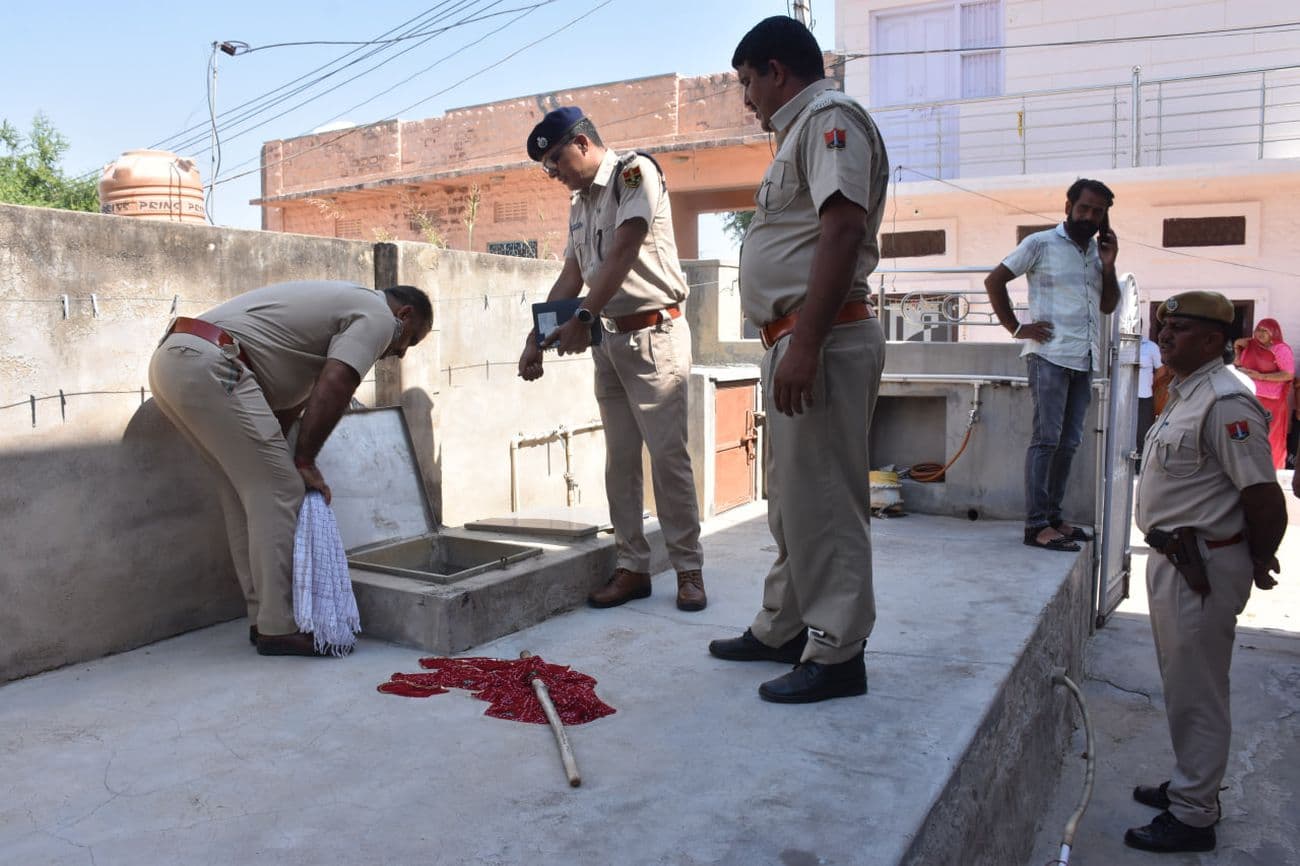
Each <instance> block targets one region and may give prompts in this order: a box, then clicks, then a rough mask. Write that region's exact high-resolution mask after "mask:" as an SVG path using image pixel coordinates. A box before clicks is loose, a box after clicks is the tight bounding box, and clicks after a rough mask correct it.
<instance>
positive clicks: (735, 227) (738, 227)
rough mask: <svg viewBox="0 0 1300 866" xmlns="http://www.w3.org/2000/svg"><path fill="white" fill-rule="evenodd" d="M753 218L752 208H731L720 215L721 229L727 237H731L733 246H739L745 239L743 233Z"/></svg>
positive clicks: (746, 230) (747, 229)
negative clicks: (731, 209)
mask: <svg viewBox="0 0 1300 866" xmlns="http://www.w3.org/2000/svg"><path fill="white" fill-rule="evenodd" d="M753 219H754V212H753V211H752V210H733V211H727V212H726V213H724V214H723V215H722V230H723V231H724V232H725V233H726V235H727V237H729V238H731V243H732V245H733V246H737V247H738V246H740V243H741V241H743V240H744V239H745V233H746V232H748V231H749V224H750V223H751V222H752V221H753Z"/></svg>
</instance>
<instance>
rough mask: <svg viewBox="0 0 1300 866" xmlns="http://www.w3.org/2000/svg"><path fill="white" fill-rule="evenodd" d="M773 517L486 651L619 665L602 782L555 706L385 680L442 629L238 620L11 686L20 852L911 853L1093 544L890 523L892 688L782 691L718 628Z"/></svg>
mask: <svg viewBox="0 0 1300 866" xmlns="http://www.w3.org/2000/svg"><path fill="white" fill-rule="evenodd" d="M762 514H763V509H762V506H761V505H759V506H756V507H748V508H746V509H740V510H738V511H737V512H729V513H728V515H724V516H723V518H719V519H717V520H714V521H710V523H709V526H708V527H707V529H706V532H707V533H708V534H707V535H706V537H705V552H706V558H707V561H706V565H705V580H706V583H707V586H708V590H709V594H710V605H709V607H708V609H707V610H706V611H704V612H703V613H699V614H693V613H683V612H681V611H678V610H676V608H675V607H674V606H673V595H674V593H673V589H674V583H673V575H672V572H664V573H661V574H659V575H657V576H656V579H655V584H654V586H655V589H654V595H653V596H651V597H650V598H648V599H644V600H640V601H636V602H632V603H631V604H628V605H625V606H623V607H621V608H615V609H612V610H607V611H593V610H588V609H582V610H577V611H573V612H571V613H568V614H565V615H563V616H559V617H555V618H553V619H551V620H548V621H546V622H544V623H541V624H539V625H536V626H533V627H531V628H529V629H526V630H524V631H522V632H518V633H516V634H513V635H510V636H508V637H506V638H502V639H500V640H497V641H495V642H493V643H491V644H487V645H485V646H482V647H477V648H476V649H475V650H474V652H473V653H472V654H475V655H489V656H495V657H499V658H511V657H516V656H517V655H518V653H519V651H520V650H522V649H529V650H532V651H533V652H535V653H538V654H540V655H542V656H543V657H545V658H546V659H548V660H551V661H557V662H561V663H565V664H571V665H573V666H574V667H576V668H577V669H579V670H582V671H585V672H587V673H590V674H592V675H594V676H595V677H596V678H597V679H598V680H599V682H600V684H599V686H598V687H597V691H598V693H599V694H600V696H601V697H602V698H603V699H604V700H606V701H608V702H609V703H610V704H611V705H613V706H614V707H616V708H617V710H618V712H617V713H616V714H615V715H613V716H609V717H607V718H604V719H600V720H598V721H596V722H593V723H591V724H588V725H584V726H581V727H578V728H575V729H572V730H571V731H570V737H571V739H572V740H573V743H574V747H575V749H576V752H577V756H578V763H579V767H580V769H581V771H582V775H583V785H582V787H581V788H578V789H572V788H569V787H568V786H567V784H566V783H565V781H564V777H563V773H562V770H561V767H560V763H559V759H558V756H557V754H556V749H555V744H554V742H553V739H552V737H551V735H550V733H549V731H547V729H546V728H544V727H535V726H531V725H519V724H513V723H510V722H505V721H500V720H497V719H490V718H486V717H484V716H483V711H484V709H485V705H484V704H483V703H481V702H479V701H476V700H473V699H472V698H470V697H468V696H467V695H465V694H463V693H457V692H453V693H451V694H447V695H439V696H436V697H432V698H428V699H422V700H420V699H408V698H401V697H395V696H390V695H384V694H380V693H378V692H377V691H376V686H377V685H378V684H379V683H381V682H384V681H385V680H387V678H388V677H389V675H390V674H392V673H393V672H395V671H414V670H417V669H418V664H417V660H418V659H419V657H420V655H421V653H420V652H418V651H415V650H411V649H406V648H401V647H396V646H392V645H388V644H383V643H379V642H376V641H370V640H363V641H362V642H361V644H360V646H359V650H358V652H357V653H356V654H355V655H353V656H352V657H350V658H347V659H339V660H335V659H325V660H316V659H292V658H282V659H267V658H261V657H259V656H257V655H256V654H255V653H254V652H253V650H252V648H251V647H250V646H249V645H248V641H247V631H246V629H247V623H246V622H244V621H243V620H237V621H234V622H230V623H226V624H224V625H220V626H216V627H213V628H210V629H204V630H202V631H198V632H193V633H190V634H187V635H183V636H181V637H178V638H174V639H172V640H168V641H164V642H161V643H158V644H154V645H152V646H148V647H144V648H142V649H139V650H135V651H133V652H129V653H124V654H122V655H119V656H114V657H110V658H106V659H101V660H99V661H96V662H92V663H88V664H79V665H75V666H72V667H68V668H64V669H62V670H59V671H54V672H51V673H48V674H43V675H40V676H36V677H32V678H30V679H26V680H20V681H17V682H13V683H9V684H7V685H5V686H4V687H3V688H0V864H3V866H33V864H41V866H86V864H92V866H118V864H122V866H126V864H130V866H139V864H156V863H159V864H160V863H185V864H227V863H229V864H245V863H251V862H271V863H276V864H282V866H295V864H347V866H357V864H362V866H364V864H403V866H405V864H412V863H424V864H448V866H452V864H455V866H459V864H469V863H474V864H501V866H505V864H528V866H547V864H579V863H580V864H588V863H591V864H597V863H599V864H606V863H610V864H624V863H627V864H672V866H679V864H680V866H695V864H715V863H721V864H736V866H741V864H743V866H750V864H768V863H772V864H777V863H779V864H786V866H806V864H807V866H810V864H819V866H859V864H894V863H897V862H899V860H900V859H901V858H902V857H903V856H904V853H905V852H906V851H907V850H908V848H909V845H911V843H912V838H913V836H914V835H916V834H917V833H918V830H919V827H920V826H921V821H922V820H923V819H924V817H925V816H926V815H927V814H928V813H929V811H930V809H931V808H932V806H933V804H934V803H936V802H937V801H939V800H940V799H941V798H942V797H943V795H944V791H945V786H946V785H947V784H948V782H949V778H950V776H951V774H952V773H953V772H954V769H955V768H957V767H961V766H962V765H963V756H964V754H965V751H966V749H967V747H968V745H969V743H970V742H971V740H972V738H973V737H974V736H975V734H976V732H977V731H978V730H979V729H980V725H981V720H982V719H983V718H984V716H985V714H986V712H988V707H989V706H990V703H991V701H992V700H993V699H994V696H995V695H996V694H998V690H999V688H1000V686H1001V685H1002V684H1003V683H1004V682H1005V681H1006V680H1007V678H1008V677H1009V676H1010V675H1011V674H1012V672H1013V667H1014V662H1015V660H1016V659H1017V657H1018V656H1019V655H1020V654H1021V653H1022V652H1023V650H1024V646H1025V642H1026V640H1027V636H1028V635H1030V634H1031V633H1032V632H1033V631H1034V629H1036V628H1037V627H1038V626H1039V621H1040V618H1041V617H1042V615H1043V611H1044V608H1045V605H1047V604H1048V603H1049V601H1050V600H1051V599H1053V598H1056V597H1057V596H1058V594H1059V592H1060V587H1061V585H1062V581H1063V579H1064V577H1065V572H1066V571H1067V570H1068V568H1069V567H1070V564H1071V561H1072V560H1071V558H1070V557H1062V556H1048V555H1044V554H1043V553H1042V552H1040V551H1035V550H1032V549H1030V548H1027V547H1025V546H1024V545H1022V544H1020V541H1019V537H1020V529H1019V526H1018V525H1016V524H1014V523H1004V522H992V521H980V522H977V523H971V522H968V521H964V520H951V519H947V518H938V517H929V516H922V515H916V516H912V517H908V518H907V519H905V520H890V521H879V522H877V523H874V524H873V531H874V543H875V549H876V552H875V563H876V586H877V597H878V609H879V612H880V619H879V623H878V625H877V629H876V633H875V636H874V637H873V639H872V642H871V646H870V648H869V650H870V651H869V653H868V659H867V665H868V671H869V675H870V688H871V692H870V694H869V695H867V696H865V697H862V698H853V699H845V700H838V701H831V702H828V703H825V704H820V705H813V706H780V705H773V704H766V703H763V702H761V701H760V700H758V697H757V695H756V693H755V690H756V687H757V686H758V684H759V683H760V682H762V681H763V680H766V679H769V678H771V677H774V676H777V675H779V674H780V673H781V672H782V670H783V668H782V667H781V666H779V665H774V664H767V663H751V664H743V663H734V662H724V661H721V660H718V659H713V658H711V657H710V656H709V655H708V654H707V652H706V646H707V643H708V641H709V640H710V639H712V638H714V637H724V636H730V635H734V634H738V633H739V632H740V630H741V629H743V628H744V627H745V626H746V625H747V624H748V623H749V622H750V621H751V619H752V617H753V615H754V612H755V610H756V608H757V605H758V604H759V601H760V597H761V582H762V577H763V575H764V574H765V572H766V570H767V567H768V566H769V565H770V563H771V558H772V554H771V553H770V552H768V551H764V550H762V549H761V548H762V547H763V546H764V545H769V544H770V543H771V541H770V535H769V534H768V531H767V526H766V521H765V520H764V518H763V516H762ZM937 550H942V551H947V552H948V553H949V554H951V553H953V552H961V554H962V555H961V556H953V555H936V553H935V551H937ZM1046 679H1047V678H1046V676H1044V677H1043V680H1044V682H1046ZM1024 697H1026V698H1027V699H1031V700H1029V703H1031V704H1032V703H1034V701H1033V700H1032V697H1033V696H1024ZM1043 698H1044V699H1046V700H1054V699H1055V697H1054V696H1053V691H1052V689H1051V688H1050V686H1047V685H1044V689H1043ZM990 832H997V830H996V828H993V829H991V830H990ZM1020 844H1021V849H1022V850H1027V840H1023V839H1022V840H1021V842H1020ZM971 862H975V861H970V860H967V861H966V864H969V863H971ZM986 862H988V861H987V858H986ZM999 866H1002V864H1001V863H999Z"/></svg>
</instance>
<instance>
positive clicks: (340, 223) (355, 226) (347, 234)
mask: <svg viewBox="0 0 1300 866" xmlns="http://www.w3.org/2000/svg"><path fill="white" fill-rule="evenodd" d="M334 237H336V238H350V239H352V240H360V238H361V220H359V219H351V220H335V221H334Z"/></svg>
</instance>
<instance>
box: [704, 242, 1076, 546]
mask: <svg viewBox="0 0 1300 866" xmlns="http://www.w3.org/2000/svg"><path fill="white" fill-rule="evenodd" d="M684 269H685V271H686V276H687V280H688V281H689V282H690V284H691V286H692V287H694V288H693V289H692V294H691V301H690V303H689V305H688V307H687V315H688V317H689V318H690V321H691V334H692V339H693V347H692V348H693V352H694V358H695V363H696V365H697V366H717V367H735V366H738V365H748V366H752V367H754V368H757V366H758V364H759V363H760V362H761V361H762V358H763V346H762V344H761V343H760V342H759V341H758V340H756V339H752V338H751V339H746V338H745V337H744V333H743V332H744V325H743V324H742V321H741V313H740V302H739V297H738V294H737V288H736V277H737V269H736V265H735V264H733V263H728V262H718V261H713V260H701V261H693V262H686V263H685V264H684ZM1019 353H1020V346H1019V345H1017V344H1013V343H974V342H971V343H914V342H891V343H889V345H888V348H887V350H886V352H885V373H884V375H885V382H884V383H883V384H882V386H881V390H880V399H879V402H878V403H877V406H876V415H875V420H874V422H873V425H872V434H871V465H872V466H873V467H880V466H883V465H886V464H890V465H896V466H899V467H902V466H908V465H911V464H912V463H915V462H921V461H924V462H932V463H939V464H945V463H947V462H948V461H949V460H950V459H952V457H953V455H955V454H957V452H958V450H959V449H960V448H961V446H962V440H963V438H964V436H965V433H966V427H967V423H968V421H969V417H970V411H971V408H972V402H973V400H974V398H975V389H974V384H973V382H974V380H976V379H981V378H982V379H984V380H985V382H986V384H982V385H981V386H980V389H979V400H980V407H979V420H978V423H977V424H976V426H975V429H974V430H973V431H972V433H971V437H970V441H969V443H968V444H967V446H966V450H965V451H964V452H963V453H962V454H961V456H960V457H959V458H958V459H957V462H955V463H954V464H953V465H952V468H951V469H950V470H949V471H948V472H947V474H946V477H945V478H944V480H943V481H942V482H940V483H927V484H923V483H919V482H905V483H904V490H903V499H904V505H905V507H906V509H907V510H908V511H916V512H921V513H925V514H943V515H948V516H954V517H960V516H970V517H974V518H986V517H987V518H998V519H1021V518H1023V517H1024V510H1025V494H1024V462H1025V450H1026V449H1027V448H1028V446H1029V439H1030V435H1031V433H1032V432H1033V403H1032V401H1031V399H1030V396H1029V392H1028V389H1027V388H1025V387H1023V384H1022V383H1020V382H1018V381H1016V380H1022V379H1025V378H1026V377H1027V376H1028V371H1027V369H1026V366H1025V362H1024V360H1023V359H1021V358H1020V354H1019ZM944 376H947V377H952V378H951V379H950V380H947V381H941V380H937V379H935V377H944ZM927 377H930V379H927ZM963 380H970V381H963ZM1100 401H1101V397H1100V393H1099V391H1098V390H1097V389H1096V388H1094V392H1093V401H1092V405H1091V407H1090V408H1089V410H1088V416H1087V418H1086V419H1085V421H1084V433H1083V442H1082V443H1081V444H1080V446H1079V450H1078V452H1077V453H1076V455H1075V458H1074V464H1073V468H1072V469H1071V473H1070V477H1071V479H1072V480H1071V483H1070V486H1069V489H1068V491H1067V494H1066V499H1065V517H1066V519H1067V520H1071V521H1074V522H1078V523H1082V524H1085V525H1091V524H1092V523H1093V522H1094V520H1095V519H1096V518H1095V503H1096V501H1097V495H1096V489H1095V484H1094V483H1093V481H1092V480H1091V479H1094V478H1095V477H1096V473H1097V454H1096V450H1097V437H1098V433H1097V427H1098V410H1099V404H1100Z"/></svg>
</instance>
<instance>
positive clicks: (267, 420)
mask: <svg viewBox="0 0 1300 866" xmlns="http://www.w3.org/2000/svg"><path fill="white" fill-rule="evenodd" d="M149 387H150V388H151V389H152V390H153V396H154V400H155V402H156V403H157V404H158V408H159V409H161V410H162V412H163V414H164V415H166V416H167V418H168V419H169V420H170V421H171V422H172V423H173V424H174V425H175V426H176V427H177V428H178V429H179V430H180V431H181V433H182V434H183V435H184V436H185V438H186V439H188V440H189V442H190V444H191V445H193V446H194V447H195V448H196V449H197V450H198V452H199V454H200V455H201V456H202V457H203V458H204V459H205V460H206V461H207V462H208V463H209V464H210V465H211V466H212V467H213V468H214V469H215V470H216V478H217V491H216V492H217V496H218V498H219V500H220V502H221V510H222V513H223V514H224V516H225V519H226V535H227V536H228V538H229V541H230V556H231V559H232V560H233V562H234V566H235V575H236V577H237V578H238V579H239V585H240V588H241V589H242V590H243V593H244V599H245V601H246V602H247V605H248V616H249V619H251V620H253V621H254V622H256V623H257V628H258V631H259V632H260V633H262V634H268V635H275V634H292V633H293V632H296V631H297V630H298V627H297V625H296V624H295V623H294V617H293V536H294V530H295V529H296V527H297V523H298V509H299V508H300V506H301V505H302V499H303V495H304V493H305V489H304V486H303V482H302V476H300V475H299V474H298V470H297V469H295V468H294V466H293V457H292V455H291V454H290V450H289V444H288V442H286V441H285V438H284V434H283V433H282V432H281V430H280V422H279V421H278V420H276V417H275V415H274V414H273V413H272V412H271V407H270V406H268V405H267V403H266V398H265V397H264V396H263V395H262V389H261V387H260V386H259V385H258V383H257V378H256V377H255V376H254V375H252V373H250V372H249V371H248V370H247V369H246V368H245V367H244V366H243V365H242V364H241V363H240V362H239V361H238V360H235V359H234V358H231V357H227V356H226V355H225V354H224V353H223V352H222V350H220V349H218V348H217V347H216V346H214V345H213V344H211V343H209V342H207V341H206V340H203V339H200V338H198V337H195V336H192V335H190V334H172V335H171V336H169V337H168V338H167V339H166V340H164V341H163V343H162V345H160V346H159V347H158V349H157V350H156V351H155V352H154V354H153V359H152V361H150V364H149Z"/></svg>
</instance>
